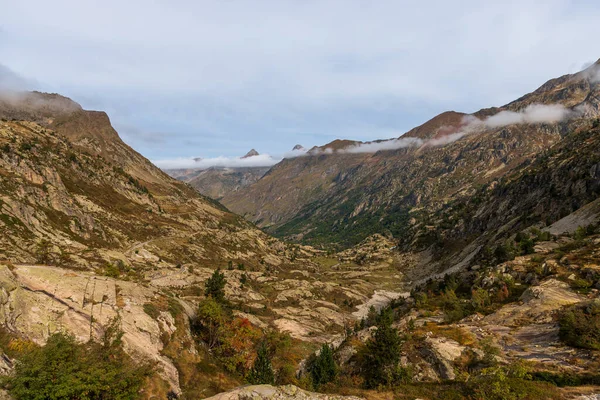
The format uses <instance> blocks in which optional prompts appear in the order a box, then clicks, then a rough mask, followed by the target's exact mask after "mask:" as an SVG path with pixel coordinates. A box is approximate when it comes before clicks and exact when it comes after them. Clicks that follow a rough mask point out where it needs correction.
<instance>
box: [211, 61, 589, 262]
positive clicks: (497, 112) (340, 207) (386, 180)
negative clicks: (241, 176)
mask: <svg viewBox="0 0 600 400" xmlns="http://www.w3.org/2000/svg"><path fill="white" fill-rule="evenodd" d="M598 68H599V64H598V63H596V64H595V65H593V66H591V67H590V68H589V69H588V70H585V71H582V72H580V73H578V74H574V75H566V76H563V77H561V78H558V79H554V80H551V81H549V82H547V83H546V84H544V85H542V86H541V87H540V88H539V89H538V90H536V91H534V92H533V93H530V94H528V95H526V96H523V97H522V98H520V99H518V100H516V101H514V102H512V103H509V104H507V105H506V106H503V107H499V108H491V109H483V110H480V111H478V112H476V113H474V114H472V115H465V114H461V113H456V112H448V113H443V114H440V115H439V116H437V117H435V118H433V119H432V120H430V121H428V122H427V123H425V124H423V125H422V126H420V127H417V128H415V129H413V130H411V131H409V132H408V133H407V134H406V135H405V138H404V140H406V138H411V140H412V142H406V145H403V146H396V147H398V148H397V149H395V150H386V151H376V152H360V151H352V149H353V148H356V146H357V144H356V143H345V142H343V141H335V142H332V143H331V144H329V145H326V146H323V147H321V148H319V149H318V150H319V151H316V152H313V153H312V154H313V155H312V156H308V157H298V158H294V159H285V160H283V161H282V162H281V163H279V164H277V165H276V166H274V167H273V168H272V169H271V170H270V171H269V173H268V174H266V175H265V176H264V177H263V178H262V179H261V180H260V181H258V182H256V183H255V184H253V185H250V186H248V187H246V188H244V189H241V190H239V191H237V192H235V193H232V194H230V195H227V196H225V197H224V198H223V200H222V202H223V204H225V205H226V206H227V207H228V208H229V209H231V210H233V211H234V212H237V213H239V214H241V215H244V216H245V217H246V218H247V219H249V220H250V221H253V222H255V223H256V224H258V225H259V226H261V227H264V228H265V229H266V230H267V231H268V232H271V233H274V234H275V235H276V236H279V237H284V238H288V239H293V240H296V241H300V242H303V243H310V244H317V245H329V244H331V243H337V244H338V245H339V246H341V247H345V246H351V245H353V244H356V243H358V242H360V241H361V240H362V239H364V238H365V237H366V236H368V235H370V234H373V233H385V234H388V235H392V236H394V237H396V238H398V239H400V240H401V241H402V242H403V243H404V244H406V243H408V244H409V245H412V244H415V245H416V246H413V247H412V248H413V250H415V249H419V250H423V249H427V248H428V247H429V245H431V244H432V243H430V242H431V238H427V235H425V231H427V230H428V229H429V230H432V231H433V233H432V235H430V236H435V234H434V232H435V231H436V230H437V225H436V224H435V223H434V222H435V221H429V218H432V216H434V215H441V214H443V213H445V211H444V210H446V208H447V205H448V204H451V203H453V202H456V204H463V202H464V201H466V199H469V198H470V197H472V196H474V195H476V193H478V190H480V189H481V187H482V186H485V187H493V186H495V185H497V184H498V183H499V182H503V179H504V177H507V176H510V175H511V174H512V173H516V172H517V171H523V170H524V168H527V166H528V165H529V164H531V163H532V162H534V160H538V159H542V158H543V157H546V156H548V154H552V152H553V151H556V150H554V149H555V148H556V149H558V148H560V146H562V144H561V143H562V142H564V143H567V144H566V145H565V148H567V147H568V143H570V142H569V140H571V139H569V137H570V135H571V134H572V133H577V132H581V131H583V130H588V129H592V124H593V123H594V122H593V121H594V119H595V118H597V117H598V116H599V115H600V112H599V108H600V97H599V96H600V83H599V82H598V79H597V75H596V72H597V69H598ZM540 105H541V106H540ZM550 114H552V115H550ZM557 114H558V115H557ZM594 132H595V131H594ZM594 134H595V133H594ZM592 136H593V134H592ZM565 140H566V142H565ZM573 140H574V139H573ZM590 140H592V141H593V140H594V139H590ZM571 144H572V145H575V144H573V143H571ZM577 145H583V146H588V145H589V151H591V152H593V151H594V147H593V146H594V143H593V142H590V143H588V142H585V141H582V142H581V143H579V144H577ZM571 150H572V151H573V153H571V156H574V157H576V158H578V157H577V155H576V153H575V151H576V150H577V149H571ZM592 165H593V163H591V164H589V165H588V166H587V167H589V168H591V167H592ZM582 168H583V169H585V168H586V167H584V166H582ZM584 190H587V188H586V189H584ZM594 196H596V194H595V192H594V190H593V189H592V190H591V191H588V192H587V194H586V195H584V197H585V199H582V200H581V202H579V203H578V205H579V206H581V205H583V204H585V202H587V201H591V200H593V199H594V198H595V197H594ZM532 198H533V195H532ZM515 200H516V199H515ZM564 201H567V200H564ZM482 207H485V205H483V206H482ZM567 208H568V209H569V210H570V211H573V207H567ZM565 212H566V210H565ZM558 214H560V213H555V214H553V215H552V216H551V217H550V218H549V219H548V221H546V220H544V221H543V222H544V223H546V222H548V223H551V222H553V221H554V220H556V219H557V218H560V216H559V215H558ZM562 216H564V215H562ZM467 222H468V221H467ZM415 227H417V228H418V229H417V228H415ZM416 231H419V232H420V233H419V234H418V235H416V234H414V232H416ZM421 239H423V240H421ZM464 256H465V254H463V257H462V259H464ZM454 261H455V262H458V261H460V260H459V259H458V258H457V259H455V260H454Z"/></svg>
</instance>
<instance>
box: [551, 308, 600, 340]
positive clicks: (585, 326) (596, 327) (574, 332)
mask: <svg viewBox="0 0 600 400" xmlns="http://www.w3.org/2000/svg"><path fill="white" fill-rule="evenodd" d="M558 323H559V325H560V330H559V336H560V339H561V340H562V341H563V342H565V343H566V344H568V345H569V346H573V347H580V348H583V349H591V350H600V302H599V301H593V302H588V303H579V304H576V305H574V306H571V307H568V308H566V309H564V310H563V311H562V312H561V313H560V315H559V318H558Z"/></svg>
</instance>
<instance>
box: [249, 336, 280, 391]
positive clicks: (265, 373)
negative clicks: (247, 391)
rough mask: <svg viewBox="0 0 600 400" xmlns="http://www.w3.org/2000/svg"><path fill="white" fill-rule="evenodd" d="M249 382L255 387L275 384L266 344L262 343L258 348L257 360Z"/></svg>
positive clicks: (250, 373)
mask: <svg viewBox="0 0 600 400" xmlns="http://www.w3.org/2000/svg"><path fill="white" fill-rule="evenodd" d="M247 380H248V382H249V383H251V384H253V385H259V384H270V385H272V384H273V383H275V374H274V373H273V367H272V366H271V358H270V356H269V350H268V348H267V345H266V343H264V342H263V343H261V344H260V346H259V347H258V350H257V354H256V360H254V365H253V366H252V369H251V370H250V372H249V373H248V377H247Z"/></svg>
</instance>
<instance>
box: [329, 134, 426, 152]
mask: <svg viewBox="0 0 600 400" xmlns="http://www.w3.org/2000/svg"><path fill="white" fill-rule="evenodd" d="M422 144H423V140H421V139H419V138H412V137H407V138H399V139H390V140H382V141H378V142H368V143H360V144H357V145H354V146H350V147H346V148H345V149H342V150H340V151H339V152H340V153H350V154H357V153H376V152H378V151H385V150H397V149H404V148H407V147H418V146H421V145H422Z"/></svg>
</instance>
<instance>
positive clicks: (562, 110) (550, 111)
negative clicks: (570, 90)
mask: <svg viewBox="0 0 600 400" xmlns="http://www.w3.org/2000/svg"><path fill="white" fill-rule="evenodd" d="M572 113H573V111H571V110H570V109H568V108H566V107H564V106H563V105H560V104H550V105H546V104H530V105H529V106H527V107H526V108H525V109H523V110H522V111H518V112H514V111H500V112H499V113H498V114H496V115H492V116H491V117H488V118H487V119H486V120H485V121H483V123H484V124H485V126H487V127H489V128H499V127H502V126H506V125H513V124H539V123H553V122H560V121H562V120H564V119H566V118H568V117H570V116H571V114H572Z"/></svg>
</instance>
